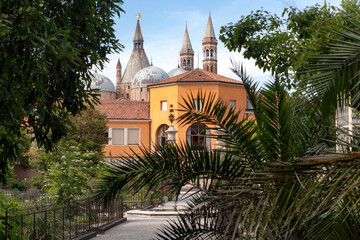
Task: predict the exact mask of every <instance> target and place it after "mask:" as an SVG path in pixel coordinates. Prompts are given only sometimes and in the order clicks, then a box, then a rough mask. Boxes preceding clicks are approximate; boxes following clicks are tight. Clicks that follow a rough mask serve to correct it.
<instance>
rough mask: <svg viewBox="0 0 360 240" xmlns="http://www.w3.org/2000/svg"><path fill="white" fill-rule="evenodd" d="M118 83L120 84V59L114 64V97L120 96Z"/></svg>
mask: <svg viewBox="0 0 360 240" xmlns="http://www.w3.org/2000/svg"><path fill="white" fill-rule="evenodd" d="M120 85H121V63H120V59H118V62H117V64H116V99H118V98H120Z"/></svg>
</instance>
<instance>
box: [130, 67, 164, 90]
mask: <svg viewBox="0 0 360 240" xmlns="http://www.w3.org/2000/svg"><path fill="white" fill-rule="evenodd" d="M167 78H169V75H168V74H167V73H166V72H165V71H164V70H162V69H161V68H158V67H154V66H149V67H146V68H143V69H141V70H139V71H138V72H137V73H136V74H135V75H134V78H133V80H132V88H142V87H147V86H148V85H149V84H152V83H156V82H159V81H161V80H164V79H167Z"/></svg>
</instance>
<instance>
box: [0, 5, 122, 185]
mask: <svg viewBox="0 0 360 240" xmlns="http://www.w3.org/2000/svg"><path fill="white" fill-rule="evenodd" d="M122 2H123V1H122V0H112V1H95V0H85V1H64V0H49V1H42V0H31V1H26V0H19V1H13V0H5V1H1V2H0V10H1V12H0V65H1V69H0V106H2V109H1V111H0V172H1V174H0V180H4V176H5V173H6V171H7V169H8V163H9V162H11V161H13V160H14V159H16V156H17V153H18V151H19V149H20V147H21V146H20V145H19V139H20V137H21V129H24V128H27V129H31V130H32V131H33V133H34V139H35V140H36V142H37V143H38V144H39V145H40V146H44V147H45V149H47V150H51V149H53V148H54V146H56V143H57V142H58V141H59V140H60V139H61V138H62V137H63V136H65V135H66V133H67V131H68V127H67V126H68V121H69V115H76V114H78V113H79V112H80V111H81V110H84V109H85V108H87V107H92V106H93V105H94V104H96V103H97V102H98V98H97V96H98V94H97V93H96V92H95V91H94V90H91V89H90V82H91V80H90V77H89V70H90V69H91V68H92V67H94V66H96V67H98V68H100V69H101V68H102V67H103V65H104V63H105V62H106V61H108V59H107V57H106V54H109V53H112V52H114V51H116V52H117V51H119V50H121V48H122V46H121V45H120V44H119V42H118V40H117V39H116V37H115V34H114V28H113V27H114V24H115V22H114V20H113V17H114V16H115V15H117V16H120V12H122V11H123V10H122V9H121V8H120V5H121V4H122Z"/></svg>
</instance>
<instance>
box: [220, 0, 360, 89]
mask: <svg viewBox="0 0 360 240" xmlns="http://www.w3.org/2000/svg"><path fill="white" fill-rule="evenodd" d="M356 2H357V1H343V4H342V8H343V9H337V8H334V7H333V6H330V5H328V4H326V3H325V4H324V5H323V6H320V5H315V6H310V7H306V8H305V9H303V10H299V9H297V8H295V7H289V8H285V9H284V11H283V13H282V16H278V15H276V14H271V13H270V12H268V11H265V10H258V11H255V12H251V13H250V14H249V15H247V16H242V17H241V19H240V20H239V21H238V22H237V23H235V24H234V23H229V24H228V25H226V26H223V27H222V28H221V30H220V40H221V41H222V42H223V43H224V44H225V46H226V47H227V48H228V49H229V50H230V51H239V52H240V51H241V52H242V53H243V55H244V57H245V58H246V59H250V58H253V59H255V64H256V65H257V66H258V67H259V68H261V69H262V70H263V71H270V72H271V73H272V74H273V75H277V76H278V77H279V78H280V80H281V81H283V82H286V83H287V87H289V88H290V87H291V86H294V85H293V84H294V83H293V82H292V81H291V80H292V78H294V77H295V78H296V79H297V78H299V75H296V73H297V71H298V70H299V68H300V67H302V66H304V65H306V64H307V61H308V58H309V57H310V56H313V55H315V54H317V53H319V52H321V51H324V50H326V44H327V43H328V42H329V39H330V38H332V37H334V34H333V30H334V29H336V28H338V27H337V24H339V23H344V22H345V21H347V19H348V17H349V16H351V15H353V14H354V12H355V11H354V10H352V11H351V10H350V9H352V7H356V9H359V5H356ZM294 73H295V75H293V74H294Z"/></svg>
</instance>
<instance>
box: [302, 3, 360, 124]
mask: <svg viewBox="0 0 360 240" xmlns="http://www.w3.org/2000/svg"><path fill="white" fill-rule="evenodd" d="M353 11H354V13H353V14H352V17H350V18H349V22H347V23H346V24H344V25H341V26H340V27H341V28H340V29H339V30H335V31H334V34H335V36H336V37H334V39H332V40H331V41H330V42H329V43H328V44H327V48H328V50H327V51H323V52H321V53H320V54H318V55H316V56H314V57H312V58H311V59H310V64H309V65H308V66H306V67H305V68H304V69H302V70H303V72H304V73H311V74H312V76H311V77H307V78H306V79H304V80H303V81H302V82H301V87H302V89H304V93H305V95H306V96H308V97H309V98H310V99H311V101H313V102H315V103H317V104H318V105H319V106H320V108H321V111H322V112H323V114H324V116H326V117H330V118H332V117H334V116H335V111H336V109H337V107H340V108H343V107H345V106H349V105H350V106H351V107H353V108H355V109H358V110H359V109H360V100H359V99H360V87H359V86H360V85H359V83H360V72H359V68H360V67H359V66H360V65H359V61H360V11H356V9H354V10H353ZM305 76H308V75H305Z"/></svg>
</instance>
